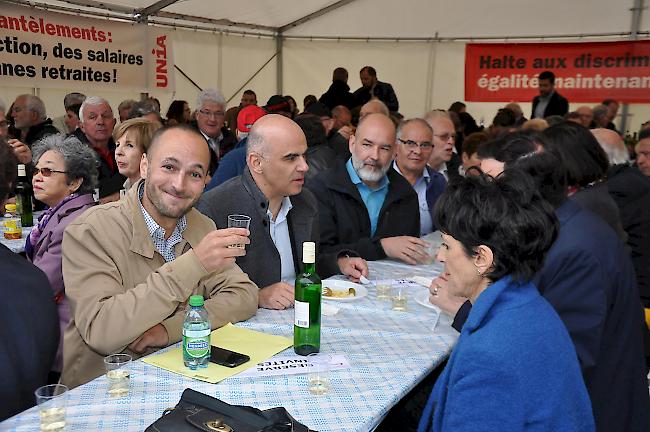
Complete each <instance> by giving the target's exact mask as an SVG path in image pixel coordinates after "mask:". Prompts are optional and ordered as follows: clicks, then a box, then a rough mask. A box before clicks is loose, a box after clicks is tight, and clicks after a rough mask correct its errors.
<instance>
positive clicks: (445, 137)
mask: <svg viewBox="0 0 650 432" xmlns="http://www.w3.org/2000/svg"><path fill="white" fill-rule="evenodd" d="M433 136H435V137H438V138H440V139H441V140H443V141H444V142H447V141H449V139H453V140H454V141H456V134H450V133H444V134H433Z"/></svg>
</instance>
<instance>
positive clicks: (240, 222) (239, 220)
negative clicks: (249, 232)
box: [228, 214, 251, 249]
mask: <svg viewBox="0 0 650 432" xmlns="http://www.w3.org/2000/svg"><path fill="white" fill-rule="evenodd" d="M250 223H251V218H250V217H249V216H246V215H239V214H233V215H229V216H228V228H246V229H248V227H249V226H250ZM228 247H230V248H240V249H244V244H243V243H240V244H234V245H230V246H228Z"/></svg>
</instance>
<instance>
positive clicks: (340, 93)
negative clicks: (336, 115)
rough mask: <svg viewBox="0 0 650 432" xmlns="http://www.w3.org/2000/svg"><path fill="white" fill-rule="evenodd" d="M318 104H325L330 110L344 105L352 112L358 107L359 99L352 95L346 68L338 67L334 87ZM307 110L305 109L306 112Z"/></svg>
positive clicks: (333, 76)
mask: <svg viewBox="0 0 650 432" xmlns="http://www.w3.org/2000/svg"><path fill="white" fill-rule="evenodd" d="M318 102H320V103H322V104H324V105H325V106H327V108H329V109H330V110H333V109H334V107H335V106H338V105H343V106H345V107H347V108H348V109H350V110H352V109H354V108H355V107H357V106H358V105H360V104H359V102H358V101H357V98H356V97H355V96H354V95H353V94H352V93H350V86H348V71H347V70H346V69H345V68H342V67H337V68H336V69H334V73H333V74H332V85H330V88H329V89H327V91H326V92H325V93H323V95H322V96H321V97H320V99H318ZM306 109H307V108H305V110H306Z"/></svg>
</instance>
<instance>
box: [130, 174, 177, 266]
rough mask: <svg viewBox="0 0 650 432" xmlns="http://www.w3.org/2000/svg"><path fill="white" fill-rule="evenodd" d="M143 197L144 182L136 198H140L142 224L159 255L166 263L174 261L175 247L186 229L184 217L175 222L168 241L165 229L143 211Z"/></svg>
mask: <svg viewBox="0 0 650 432" xmlns="http://www.w3.org/2000/svg"><path fill="white" fill-rule="evenodd" d="M143 195H144V182H142V184H141V185H140V189H139V190H138V197H139V198H140V200H139V201H140V210H141V211H142V216H144V222H145V223H146V224H147V229H148V230H149V235H150V236H151V239H152V240H153V245H154V247H155V248H156V250H157V251H158V252H160V255H162V257H163V258H164V259H165V261H166V262H170V261H174V260H175V259H176V245H177V244H178V243H180V242H181V240H183V235H182V234H183V231H185V228H187V220H186V219H185V215H183V216H181V218H180V219H178V220H177V221H176V227H175V228H174V232H172V235H170V236H169V238H168V239H166V238H165V229H164V228H163V227H161V226H160V225H158V223H156V221H155V220H154V219H153V218H152V217H151V215H150V214H149V212H147V210H145V208H144V206H143V205H142V197H143Z"/></svg>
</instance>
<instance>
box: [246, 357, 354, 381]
mask: <svg viewBox="0 0 650 432" xmlns="http://www.w3.org/2000/svg"><path fill="white" fill-rule="evenodd" d="M313 357H315V359H314V358H313ZM313 357H306V356H300V355H295V356H289V357H286V356H285V357H272V358H270V359H268V360H266V361H263V362H261V363H258V364H257V365H255V366H254V367H252V368H250V369H247V370H245V371H244V372H242V373H240V374H237V375H236V376H237V377H266V376H278V375H298V374H306V373H309V372H313V371H314V369H315V367H314V364H313V362H314V361H317V362H320V366H321V370H322V369H323V367H324V369H325V370H340V369H348V368H350V362H349V361H348V359H347V358H346V357H345V356H344V355H342V354H332V355H330V354H320V355H317V356H313Z"/></svg>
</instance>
